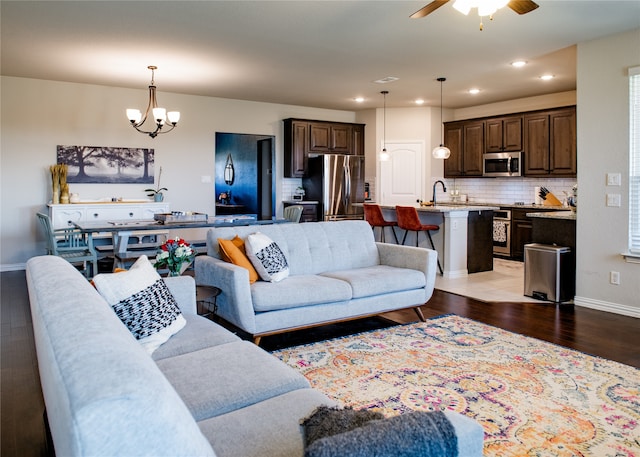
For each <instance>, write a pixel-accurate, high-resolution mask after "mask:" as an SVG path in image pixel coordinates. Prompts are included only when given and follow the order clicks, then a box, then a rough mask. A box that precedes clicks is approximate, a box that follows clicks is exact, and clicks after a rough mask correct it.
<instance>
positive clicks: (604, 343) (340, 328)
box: [0, 271, 640, 457]
mask: <svg viewBox="0 0 640 457" xmlns="http://www.w3.org/2000/svg"><path fill="white" fill-rule="evenodd" d="M422 312H423V313H424V315H425V317H427V318H430V317H435V316H439V315H442V314H457V315H459V316H465V317H468V318H470V319H475V320H477V321H480V322H484V323H487V324H490V325H494V326H497V327H500V328H503V329H506V330H510V331H513V332H517V333H521V334H524V335H528V336H531V337H535V338H539V339H542V340H546V341H549V342H552V343H555V344H559V345H561V346H566V347H570V348H573V349H576V350H579V351H582V352H585V353H589V354H593V355H597V356H600V357H604V358H607V359H611V360H616V361H618V362H621V363H625V364H628V365H631V366H634V367H637V368H640V350H639V348H638V343H637V337H638V334H639V330H640V320H639V319H635V318H632V317H625V316H621V315H617V314H611V313H606V312H602V311H596V310H591V309H587V308H581V307H574V306H573V305H550V304H545V303H485V302H480V301H477V300H473V299H469V298H466V297H462V296H458V295H454V294H449V293H446V292H440V291H438V290H436V291H435V292H434V295H433V298H432V299H431V300H430V301H429V302H428V304H426V305H424V306H422ZM414 321H416V314H415V313H414V312H413V310H405V311H398V312H393V313H388V314H385V315H384V317H383V318H382V319H378V318H371V319H365V320H360V321H353V322H350V323H342V324H335V325H330V326H326V327H320V328H316V329H309V330H303V331H299V332H292V333H289V334H284V335H274V336H270V337H265V338H264V339H263V343H262V346H263V347H264V348H265V349H267V350H272V349H275V348H279V347H285V346H291V345H295V344H301V343H307V342H312V341H317V340H322V339H326V338H329V337H335V336H342V335H346V334H350V333H354V332H359V331H366V330H370V329H372V328H380V327H384V326H389V325H393V324H394V323H409V322H414ZM0 324H1V335H0V337H1V351H2V352H1V360H0V362H1V363H0V365H1V376H0V390H1V397H0V412H1V423H0V427H1V436H0V444H1V446H0V455H2V456H3V457H13V456H16V457H17V456H19V457H32V456H44V455H49V453H48V450H47V447H46V439H45V427H44V422H43V411H44V402H43V398H42V391H41V389H40V378H39V375H38V368H37V359H36V354H35V346H34V341H33V330H32V326H31V313H30V310H29V298H28V295H27V289H26V282H25V274H24V272H23V271H14V272H5V273H1V274H0Z"/></svg>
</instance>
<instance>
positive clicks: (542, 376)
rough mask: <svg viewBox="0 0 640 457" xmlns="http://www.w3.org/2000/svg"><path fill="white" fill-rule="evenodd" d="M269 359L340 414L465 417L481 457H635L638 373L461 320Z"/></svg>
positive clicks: (639, 453)
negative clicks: (481, 444) (480, 441)
mask: <svg viewBox="0 0 640 457" xmlns="http://www.w3.org/2000/svg"><path fill="white" fill-rule="evenodd" d="M629 343H630V344H634V343H632V342H629ZM273 354H274V355H276V356H277V357H279V358H280V359H281V360H283V361H284V362H285V363H287V364H288V365H290V366H292V367H294V368H296V369H298V370H299V371H300V372H301V373H302V374H304V376H306V377H307V379H309V381H310V382H311V384H312V386H313V387H315V388H317V389H319V390H320V391H323V392H325V393H326V394H327V395H328V396H330V397H332V398H333V399H335V400H337V401H338V402H340V403H341V404H343V405H344V406H353V407H354V408H356V409H358V408H375V409H377V410H380V411H381V412H383V413H384V414H385V415H386V416H393V415H396V414H402V413H403V412H405V411H409V410H422V411H432V410H437V409H440V410H444V409H449V410H453V411H457V412H459V413H462V414H464V415H467V416H469V417H472V418H474V419H475V420H477V421H478V422H479V423H480V424H482V426H483V428H484V431H485V448H484V453H485V455H487V456H500V457H507V456H562V457H565V456H567V457H568V456H594V457H608V456H611V457H614V456H616V457H618V456H625V457H631V456H635V457H640V370H638V369H636V368H633V367H630V366H627V365H623V364H620V363H617V362H613V361H610V360H606V359H602V358H598V357H593V356H590V355H586V354H583V353H580V352H577V351H573V350H570V349H566V348H563V347H560V346H556V345H553V344H550V343H547V342H544V341H540V340H536V339H533V338H529V337H525V336H522V335H517V334H514V333H511V332H508V331H505V330H501V329H499V328H496V327H491V326H488V325H485V324H482V323H479V322H475V321H472V320H469V319H466V318H462V317H459V316H444V317H439V318H435V319H432V320H429V321H428V322H426V323H417V324H410V325H401V326H396V327H392V328H390V329H385V330H379V331H373V332H367V333H361V334H358V335H353V336H348V337H345V338H338V339H335V340H330V341H324V342H319V343H313V344H308V345H304V346H298V347H294V348H290V349H283V350H279V351H276V352H274V353H273Z"/></svg>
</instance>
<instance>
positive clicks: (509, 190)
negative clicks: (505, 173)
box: [424, 178, 577, 204]
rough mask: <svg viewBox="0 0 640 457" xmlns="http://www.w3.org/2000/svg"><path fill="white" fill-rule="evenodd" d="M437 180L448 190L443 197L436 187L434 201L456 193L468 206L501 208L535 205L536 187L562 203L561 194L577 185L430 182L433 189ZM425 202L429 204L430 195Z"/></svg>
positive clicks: (537, 180)
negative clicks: (463, 196)
mask: <svg viewBox="0 0 640 457" xmlns="http://www.w3.org/2000/svg"><path fill="white" fill-rule="evenodd" d="M437 179H442V181H444V182H445V184H446V186H447V193H446V194H445V193H444V192H442V188H441V187H440V186H438V188H437V192H438V194H437V196H436V198H438V200H439V201H443V202H444V201H448V200H451V196H450V195H449V192H450V191H452V190H454V189H457V190H458V192H459V193H460V194H466V195H468V198H469V201H470V202H487V203H504V204H513V203H515V202H524V203H525V204H530V203H534V201H535V195H534V194H535V188H536V187H546V188H547V189H549V191H551V192H553V194H554V195H555V196H556V197H557V198H558V200H560V201H563V200H564V199H565V194H564V192H563V191H566V192H570V191H571V188H572V187H573V185H574V184H576V183H577V180H576V179H565V178H465V179H444V178H433V179H432V181H431V183H432V185H433V183H434V182H435V181H436V180H437ZM424 200H431V195H429V196H427V198H424Z"/></svg>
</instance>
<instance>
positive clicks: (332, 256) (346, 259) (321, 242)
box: [207, 221, 380, 276]
mask: <svg viewBox="0 0 640 457" xmlns="http://www.w3.org/2000/svg"><path fill="white" fill-rule="evenodd" d="M257 231H260V232H261V233H264V234H265V235H267V236H268V237H269V238H271V239H272V240H273V241H275V242H276V243H277V244H278V246H279V247H280V249H281V250H282V252H284V255H285V256H286V258H287V262H288V264H289V273H290V274H291V275H292V276H293V275H311V274H318V273H323V272H326V271H336V270H347V269H350V268H363V267H370V266H373V265H379V264H380V257H379V255H378V248H377V246H376V243H375V240H374V238H373V232H372V230H371V226H370V225H369V223H367V222H366V221H338V222H312V223H307V224H291V223H287V224H271V225H249V226H238V227H215V228H212V229H209V231H208V232H207V252H208V253H209V255H210V256H213V257H216V258H220V251H219V247H218V241H217V239H218V238H226V239H231V238H233V237H234V236H235V235H238V236H240V237H241V238H246V237H247V236H248V235H250V234H251V233H255V232H257Z"/></svg>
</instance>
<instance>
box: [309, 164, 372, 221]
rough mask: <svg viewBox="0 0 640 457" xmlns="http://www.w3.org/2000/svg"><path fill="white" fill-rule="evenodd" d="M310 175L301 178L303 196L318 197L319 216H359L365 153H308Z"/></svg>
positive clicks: (329, 219)
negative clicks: (304, 193) (309, 154)
mask: <svg viewBox="0 0 640 457" xmlns="http://www.w3.org/2000/svg"><path fill="white" fill-rule="evenodd" d="M308 170H309V175H308V177H307V178H303V180H302V186H303V187H304V190H305V192H306V195H305V198H306V199H308V200H315V201H318V202H319V203H320V204H319V205H318V212H319V214H318V220H321V221H323V220H324V221H335V220H342V219H362V218H363V214H364V209H363V207H362V204H363V203H364V157H363V156H356V155H341V154H324V155H318V156H315V157H309V162H308Z"/></svg>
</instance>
